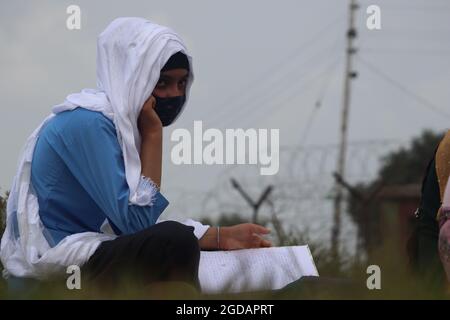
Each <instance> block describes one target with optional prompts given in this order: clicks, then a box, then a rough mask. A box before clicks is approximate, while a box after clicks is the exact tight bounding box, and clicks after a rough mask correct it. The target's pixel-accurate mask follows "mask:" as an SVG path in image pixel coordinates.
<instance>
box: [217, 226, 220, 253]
mask: <svg viewBox="0 0 450 320" xmlns="http://www.w3.org/2000/svg"><path fill="white" fill-rule="evenodd" d="M217 250H220V227H219V226H217Z"/></svg>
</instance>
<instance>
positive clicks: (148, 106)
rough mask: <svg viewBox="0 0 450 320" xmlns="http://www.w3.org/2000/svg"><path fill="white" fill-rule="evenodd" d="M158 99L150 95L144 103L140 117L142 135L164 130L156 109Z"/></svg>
mask: <svg viewBox="0 0 450 320" xmlns="http://www.w3.org/2000/svg"><path fill="white" fill-rule="evenodd" d="M155 104H156V99H155V97H153V96H150V98H148V100H147V101H146V102H145V103H144V106H143V107H142V110H141V113H140V114H139V118H138V129H139V132H140V134H141V136H146V135H148V134H154V133H159V132H161V131H162V123H161V120H160V119H159V117H158V115H157V114H156V111H155Z"/></svg>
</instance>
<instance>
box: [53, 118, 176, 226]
mask: <svg viewBox="0 0 450 320" xmlns="http://www.w3.org/2000/svg"><path fill="white" fill-rule="evenodd" d="M60 138H61V140H62V141H63V147H62V151H61V152H60V156H61V157H62V159H63V161H64V162H65V164H66V165H67V167H68V169H69V170H70V171H71V173H72V174H73V175H74V177H75V178H76V179H77V180H78V182H79V183H80V184H81V185H82V187H83V188H84V189H85V190H86V192H87V193H88V194H89V195H90V196H91V197H92V199H93V200H94V201H95V202H96V204H97V205H98V206H99V207H100V209H101V210H102V211H103V213H104V214H105V215H106V218H107V219H108V221H109V222H110V224H111V225H112V227H113V229H114V231H115V232H116V233H118V234H130V233H135V232H137V231H140V230H143V229H145V228H147V227H149V226H151V225H153V224H155V222H156V220H157V219H158V217H159V216H160V215H161V213H162V212H163V211H164V209H165V208H166V207H167V206H168V204H169V202H168V201H167V200H166V199H165V198H164V196H163V195H162V194H161V193H160V192H159V191H157V190H153V193H154V197H153V199H152V204H151V205H148V206H137V205H129V200H128V199H129V194H130V190H129V188H128V184H127V181H126V176H125V166H124V160H123V156H122V150H121V148H120V146H119V143H118V140H117V135H116V129H115V126H114V124H113V123H112V122H111V121H110V120H108V119H107V118H106V117H104V116H103V115H102V114H101V113H98V112H93V111H87V110H86V111H83V112H77V113H73V114H72V115H71V117H70V119H69V121H68V122H67V123H66V124H65V126H64V127H62V128H61V136H60Z"/></svg>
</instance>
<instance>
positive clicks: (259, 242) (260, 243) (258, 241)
mask: <svg viewBox="0 0 450 320" xmlns="http://www.w3.org/2000/svg"><path fill="white" fill-rule="evenodd" d="M253 237H254V239H255V241H256V244H257V246H258V247H271V246H272V243H271V242H270V241H269V240H266V239H264V238H263V237H262V236H261V235H259V234H257V233H254V234H253Z"/></svg>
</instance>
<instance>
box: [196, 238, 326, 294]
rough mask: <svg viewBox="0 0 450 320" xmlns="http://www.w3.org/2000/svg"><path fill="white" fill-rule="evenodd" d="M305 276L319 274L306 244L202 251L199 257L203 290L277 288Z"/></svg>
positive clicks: (217, 291) (208, 291)
mask: <svg viewBox="0 0 450 320" xmlns="http://www.w3.org/2000/svg"><path fill="white" fill-rule="evenodd" d="M303 276H319V273H318V272H317V268H316V266H315V264H314V260H313V257H312V255H311V251H310V250H309V247H308V246H307V245H305V246H289V247H271V248H259V249H245V250H233V251H202V252H201V256H200V267H199V278H200V285H201V287H202V292H204V293H220V292H222V293H223V292H229V293H237V292H248V291H257V290H275V289H280V288H282V287H284V286H285V285H287V284H289V283H291V282H293V281H295V280H298V279H300V278H301V277H303Z"/></svg>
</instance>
